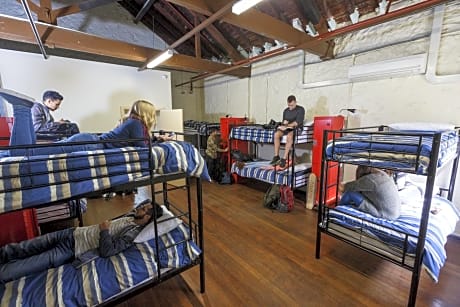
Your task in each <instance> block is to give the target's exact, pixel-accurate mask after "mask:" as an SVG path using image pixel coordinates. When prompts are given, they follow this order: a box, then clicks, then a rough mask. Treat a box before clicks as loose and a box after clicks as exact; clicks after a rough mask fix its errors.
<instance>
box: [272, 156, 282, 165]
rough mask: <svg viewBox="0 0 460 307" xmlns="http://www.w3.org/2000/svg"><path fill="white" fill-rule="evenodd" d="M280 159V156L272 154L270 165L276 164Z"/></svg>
mask: <svg viewBox="0 0 460 307" xmlns="http://www.w3.org/2000/svg"><path fill="white" fill-rule="evenodd" d="M279 161H280V156H274V157H273V159H272V161H271V162H270V165H273V166H274V165H277V164H278V162H279Z"/></svg>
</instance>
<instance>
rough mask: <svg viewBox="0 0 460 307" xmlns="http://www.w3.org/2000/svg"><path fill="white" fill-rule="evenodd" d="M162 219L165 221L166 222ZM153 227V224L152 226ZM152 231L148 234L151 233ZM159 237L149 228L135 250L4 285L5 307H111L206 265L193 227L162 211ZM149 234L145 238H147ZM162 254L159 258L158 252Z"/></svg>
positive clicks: (0, 299)
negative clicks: (185, 271)
mask: <svg viewBox="0 0 460 307" xmlns="http://www.w3.org/2000/svg"><path fill="white" fill-rule="evenodd" d="M163 217H164V218H163ZM151 224H153V222H152V223H151ZM149 228H150V229H149ZM157 229H158V232H157V233H158V237H159V240H155V237H154V233H155V232H154V231H153V227H152V226H151V227H149V225H147V226H146V227H145V228H144V230H148V231H149V232H147V233H145V232H144V233H143V232H141V233H140V234H139V235H138V237H137V238H136V241H135V242H138V243H135V244H134V245H132V246H131V247H130V248H128V249H126V250H124V251H123V252H121V253H119V254H117V255H114V256H111V257H108V258H103V257H96V258H94V259H89V260H88V261H86V262H83V263H82V264H79V265H77V264H75V263H73V264H72V263H67V264H64V265H61V266H59V267H57V268H51V269H48V270H47V271H43V272H40V273H36V274H32V275H29V276H26V277H22V278H20V279H18V280H13V281H10V282H8V283H6V284H0V305H1V306H62V305H65V306H94V305H100V304H108V303H113V302H114V301H118V300H120V299H121V298H124V297H125V296H128V295H129V294H130V293H131V292H133V291H139V290H140V288H142V289H143V287H149V286H153V285H155V284H158V283H160V282H162V281H163V280H165V279H167V278H169V277H171V276H174V275H176V274H178V273H180V272H182V271H184V270H186V269H187V268H189V267H191V266H194V265H197V264H199V263H200V262H201V261H202V257H201V256H200V255H201V249H200V248H199V247H198V246H197V244H195V243H194V236H195V235H192V230H193V229H191V228H189V227H188V225H186V222H185V221H182V220H181V219H179V218H175V217H174V216H173V215H172V213H171V212H170V211H168V210H166V207H165V206H163V216H162V217H161V218H160V219H159V220H158V221H157ZM146 234H147V236H145V235H146ZM157 250H158V253H157V252H156V251H157Z"/></svg>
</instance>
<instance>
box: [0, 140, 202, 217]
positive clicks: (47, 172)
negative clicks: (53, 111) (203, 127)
mask: <svg viewBox="0 0 460 307" xmlns="http://www.w3.org/2000/svg"><path fill="white" fill-rule="evenodd" d="M151 157H152V161H151V164H150V163H149V150H148V149H147V148H134V147H126V148H116V149H106V150H95V151H88V152H73V153H68V154H59V155H50V156H33V157H5V158H1V159H0V213H3V212H7V211H11V210H16V209H23V208H28V207H35V206H39V205H40V204H46V203H49V202H54V201H59V200H65V199H68V198H71V197H79V196H82V197H84V195H85V194H87V193H90V192H95V191H100V190H105V189H108V188H111V187H114V186H117V185H121V184H124V183H128V182H134V181H137V180H142V179H147V178H149V177H148V176H149V173H150V165H151V166H152V167H151V168H152V169H153V171H154V172H155V173H157V174H167V173H172V172H186V173H187V175H189V176H196V177H201V178H203V179H205V180H208V181H209V180H210V177H209V174H208V171H207V168H206V162H205V161H204V159H203V157H202V156H201V155H200V153H199V152H198V149H197V148H196V147H194V146H193V145H192V144H190V143H187V142H164V143H160V144H158V145H155V146H153V147H152V150H151Z"/></svg>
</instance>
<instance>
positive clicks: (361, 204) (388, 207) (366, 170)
mask: <svg viewBox="0 0 460 307" xmlns="http://www.w3.org/2000/svg"><path fill="white" fill-rule="evenodd" d="M339 192H341V193H343V194H342V197H341V199H340V202H339V205H351V206H354V207H356V208H357V209H358V210H360V211H363V212H366V213H369V214H371V215H373V216H375V217H379V218H385V219H389V220H394V219H397V218H398V217H399V215H400V212H401V200H400V198H399V194H398V189H397V187H396V184H395V182H394V181H393V179H392V178H391V177H390V176H389V175H388V174H387V173H385V172H384V171H382V170H379V169H376V168H371V167H367V166H362V165H360V166H358V168H357V169H356V180H355V181H351V182H347V183H345V184H343V183H341V184H340V185H339Z"/></svg>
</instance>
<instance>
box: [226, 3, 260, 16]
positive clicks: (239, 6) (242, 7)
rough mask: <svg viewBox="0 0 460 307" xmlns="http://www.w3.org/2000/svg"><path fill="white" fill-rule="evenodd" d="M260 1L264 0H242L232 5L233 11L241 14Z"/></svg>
mask: <svg viewBox="0 0 460 307" xmlns="http://www.w3.org/2000/svg"><path fill="white" fill-rule="evenodd" d="M259 2H262V0H240V1H238V2H237V3H235V4H234V5H233V6H232V13H233V14H236V15H240V14H241V13H243V12H244V11H246V10H248V9H250V8H251V7H253V6H254V5H256V4H257V3H259Z"/></svg>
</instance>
